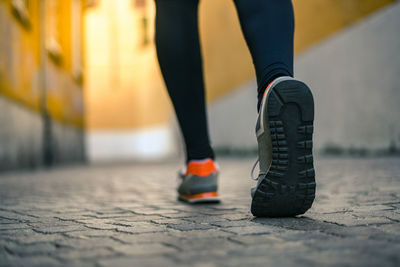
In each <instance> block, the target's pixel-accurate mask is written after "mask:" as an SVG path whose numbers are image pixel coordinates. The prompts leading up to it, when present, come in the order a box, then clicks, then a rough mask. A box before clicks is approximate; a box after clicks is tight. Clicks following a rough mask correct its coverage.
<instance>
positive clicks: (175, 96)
mask: <svg viewBox="0 0 400 267" xmlns="http://www.w3.org/2000/svg"><path fill="white" fill-rule="evenodd" d="M198 4H199V0H156V46H157V55H158V61H159V63H160V68H161V72H162V74H163V77H164V81H165V84H166V86H167V89H168V93H169V95H170V97H171V100H172V104H173V105H174V108H175V112H176V116H177V118H178V122H179V125H180V128H181V131H182V135H183V138H184V140H185V145H186V163H187V166H186V170H185V171H184V172H182V173H181V174H180V177H181V183H180V185H179V187H178V198H179V199H180V200H183V201H186V202H189V203H197V202H218V201H219V197H218V193H217V190H218V186H217V178H218V173H219V171H218V167H217V165H216V164H215V162H214V152H213V150H212V148H211V146H210V141H209V135H208V126H207V114H206V104H205V95H204V94H205V92H204V80H203V70H202V58H201V51H200V41H199V32H198V31H199V30H198V13H197V12H198Z"/></svg>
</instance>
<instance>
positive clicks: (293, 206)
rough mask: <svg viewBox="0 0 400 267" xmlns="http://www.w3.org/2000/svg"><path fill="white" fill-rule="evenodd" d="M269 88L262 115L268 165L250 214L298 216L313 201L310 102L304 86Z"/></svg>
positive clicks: (287, 84)
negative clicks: (268, 142) (268, 146)
mask: <svg viewBox="0 0 400 267" xmlns="http://www.w3.org/2000/svg"><path fill="white" fill-rule="evenodd" d="M271 87H272V88H271V89H270V92H268V95H267V96H266V97H267V99H266V101H267V103H266V104H267V107H266V109H265V108H264V109H262V111H264V113H263V114H262V115H264V114H265V110H267V116H268V122H269V125H267V127H268V126H269V131H270V133H271V143H272V162H271V166H270V168H269V170H268V173H267V174H266V177H265V178H264V179H263V180H262V181H261V182H260V184H259V185H258V186H257V189H256V191H255V194H254V196H253V200H252V204H251V213H252V214H253V215H254V216H258V217H289V216H295V215H300V214H303V213H305V212H306V211H307V210H308V209H309V208H311V205H312V203H313V201H314V198H315V188H316V184H315V171H314V166H313V155H312V134H313V129H314V127H313V122H314V100H313V96H312V93H311V91H310V89H309V88H308V87H307V85H305V84H304V83H302V82H300V81H297V80H294V79H287V80H283V81H281V82H278V83H277V84H276V85H275V86H271ZM267 127H266V126H265V125H264V129H263V130H266V131H267V130H268V128H267Z"/></svg>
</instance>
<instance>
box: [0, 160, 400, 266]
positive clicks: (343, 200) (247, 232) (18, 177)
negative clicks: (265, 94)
mask: <svg viewBox="0 0 400 267" xmlns="http://www.w3.org/2000/svg"><path fill="white" fill-rule="evenodd" d="M219 163H220V166H221V169H222V174H221V181H220V185H221V194H222V197H223V202H222V203H221V204H219V205H218V204H212V205H196V206H189V205H186V204H184V203H179V202H177V201H176V194H175V186H176V182H177V180H176V178H175V177H174V175H175V173H176V170H177V169H178V168H179V164H178V163H168V164H167V163H164V164H137V165H119V166H116V165H113V166H92V167H83V166H82V167H71V168H61V169H55V170H50V171H36V172H16V173H5V174H2V175H0V201H1V202H0V265H2V266H3V265H4V266H10V265H11V266H19V265H23V266H47V265H66V266H176V265H178V266H179V265H182V266H187V265H189V264H190V265H193V266H290V265H299V266H321V265H323V266H330V265H334V266H338V265H346V266H348V265H351V266H377V265H380V266H399V264H400V253H399V252H400V224H399V222H400V174H399V172H400V158H379V159H350V158H342V159H338V158H336V159H328V158H325V159H319V160H318V161H317V162H316V171H317V181H318V187H317V199H316V202H315V204H314V206H313V208H312V209H311V210H310V211H309V212H307V213H306V214H305V215H304V216H300V217H297V218H284V219H268V218H263V219H258V218H254V217H253V216H251V214H250V213H249V203H250V195H249V191H250V187H251V185H252V181H251V180H250V179H249V178H248V177H249V170H250V167H251V164H252V159H248V158H247V159H223V160H220V162H219Z"/></svg>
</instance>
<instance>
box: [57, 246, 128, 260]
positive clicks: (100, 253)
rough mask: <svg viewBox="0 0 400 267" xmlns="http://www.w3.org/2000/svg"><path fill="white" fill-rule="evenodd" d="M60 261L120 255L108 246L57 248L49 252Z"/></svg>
mask: <svg viewBox="0 0 400 267" xmlns="http://www.w3.org/2000/svg"><path fill="white" fill-rule="evenodd" d="M50 256H51V257H54V258H56V259H58V260H60V261H62V262H65V263H67V262H70V261H71V262H73V261H92V262H95V261H98V260H101V259H107V258H110V257H117V256H120V254H118V253H117V252H115V251H113V250H111V249H108V248H93V249H58V250H57V251H56V252H54V253H51V254H50Z"/></svg>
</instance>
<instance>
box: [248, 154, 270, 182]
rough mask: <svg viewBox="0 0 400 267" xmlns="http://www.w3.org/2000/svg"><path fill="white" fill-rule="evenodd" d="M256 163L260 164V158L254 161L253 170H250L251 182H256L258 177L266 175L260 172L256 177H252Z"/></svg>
mask: <svg viewBox="0 0 400 267" xmlns="http://www.w3.org/2000/svg"><path fill="white" fill-rule="evenodd" d="M258 163H260V158H257V160H256V162H255V163H254V165H253V168H251V172H250V178H251V179H252V180H254V181H258V177H260V175H263V174H267V173H266V172H261V171H260V172H259V173H258V176H257V177H254V170H255V168H256V166H257V164H258Z"/></svg>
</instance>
